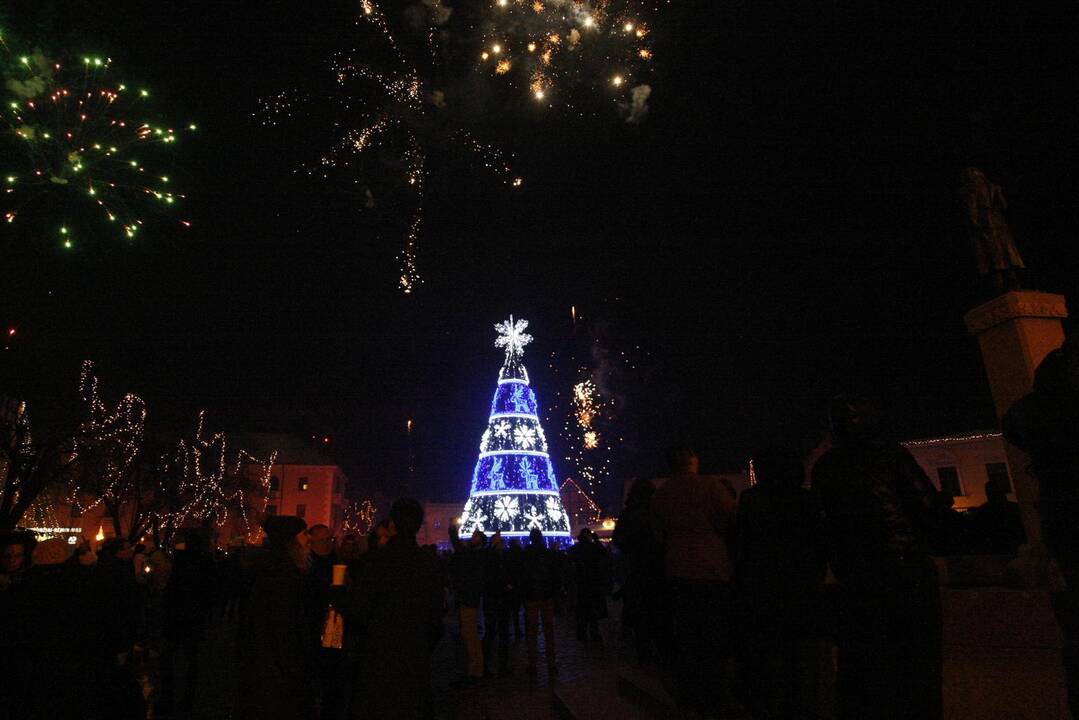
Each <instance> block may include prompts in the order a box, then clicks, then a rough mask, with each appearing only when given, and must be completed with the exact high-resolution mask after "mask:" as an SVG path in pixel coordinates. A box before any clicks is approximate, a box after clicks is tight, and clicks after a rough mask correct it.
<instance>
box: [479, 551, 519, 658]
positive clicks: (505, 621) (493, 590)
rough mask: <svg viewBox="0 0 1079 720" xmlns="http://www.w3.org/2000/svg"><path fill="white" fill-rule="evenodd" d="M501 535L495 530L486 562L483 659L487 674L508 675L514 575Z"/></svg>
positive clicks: (484, 575)
mask: <svg viewBox="0 0 1079 720" xmlns="http://www.w3.org/2000/svg"><path fill="white" fill-rule="evenodd" d="M503 544H504V543H503V540H502V535H501V534H500V533H495V534H494V536H493V537H492V538H491V547H490V548H488V549H487V551H486V553H485V555H486V557H485V558H484V565H483V661H484V668H483V671H484V675H494V674H495V659H496V657H497V659H498V674H499V675H509V674H510V666H509V651H510V648H509V642H510V601H509V598H510V594H511V593H512V592H513V589H514V588H513V578H512V577H511V575H510V572H509V566H508V564H507V558H506V550H505V548H504V547H503Z"/></svg>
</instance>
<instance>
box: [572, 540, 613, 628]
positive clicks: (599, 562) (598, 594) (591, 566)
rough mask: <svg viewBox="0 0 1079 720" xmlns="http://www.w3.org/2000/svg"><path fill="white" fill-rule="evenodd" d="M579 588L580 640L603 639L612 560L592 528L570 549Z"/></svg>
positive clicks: (577, 613) (575, 582)
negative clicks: (601, 629) (601, 630)
mask: <svg viewBox="0 0 1079 720" xmlns="http://www.w3.org/2000/svg"><path fill="white" fill-rule="evenodd" d="M568 555H569V561H570V564H571V565H572V567H573V578H574V586H575V589H576V595H577V597H576V603H575V606H574V607H575V615H576V620H577V639H578V640H581V641H584V640H588V639H592V640H599V639H600V634H599V621H600V620H603V619H604V618H606V617H607V594H608V592H609V590H610V584H611V568H610V558H608V557H607V551H606V550H604V549H603V546H602V545H600V543H599V538H598V537H596V534H595V533H594V532H592V531H591V530H589V529H588V528H582V529H581V532H580V533H578V535H577V544H576V545H574V546H573V547H572V548H570V550H569V553H568Z"/></svg>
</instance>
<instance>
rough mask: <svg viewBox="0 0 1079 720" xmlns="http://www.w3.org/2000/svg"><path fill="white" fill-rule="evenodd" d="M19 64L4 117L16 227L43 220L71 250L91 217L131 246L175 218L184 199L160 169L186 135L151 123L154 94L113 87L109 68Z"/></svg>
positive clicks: (25, 60)
mask: <svg viewBox="0 0 1079 720" xmlns="http://www.w3.org/2000/svg"><path fill="white" fill-rule="evenodd" d="M13 64H14V66H15V67H14V69H12V70H9V72H8V73H7V75H8V77H7V81H6V86H5V88H4V89H5V92H6V98H5V100H4V103H3V107H2V108H0V114H2V119H0V132H2V138H0V141H2V145H3V152H2V153H0V156H2V157H3V158H4V164H5V165H6V167H4V168H3V175H2V176H0V180H2V185H0V187H3V190H4V194H3V205H0V212H2V214H3V217H4V219H5V220H6V221H7V222H8V223H14V222H16V220H17V219H19V218H22V217H35V218H45V219H46V220H45V222H46V223H48V224H50V225H52V227H53V230H52V232H55V233H56V234H57V236H58V240H59V242H60V243H61V244H62V246H63V247H65V248H71V247H74V245H75V243H76V241H77V236H78V235H79V231H78V228H77V227H76V225H77V224H78V222H79V220H82V219H84V218H86V217H87V216H88V215H91V216H92V215H96V216H97V217H98V218H100V219H101V220H102V221H104V222H105V223H106V224H107V225H109V226H112V227H114V228H115V229H116V230H115V231H116V232H117V233H118V234H120V235H121V236H123V237H126V238H128V239H133V238H135V237H137V236H138V234H139V233H140V232H141V231H142V228H143V226H144V224H145V223H146V222H147V218H148V217H149V215H151V214H153V213H157V212H167V211H171V210H173V209H174V207H175V206H176V204H177V203H178V202H179V201H180V200H181V199H182V198H183V197H184V196H183V195H182V194H180V193H178V192H176V191H175V190H174V189H173V188H172V181H171V178H170V177H169V175H168V174H167V173H166V172H162V171H161V170H160V169H157V168H155V167H154V166H153V165H152V163H153V161H154V160H155V159H156V158H157V156H158V155H159V154H161V153H162V152H163V151H165V150H166V149H171V147H172V146H173V145H174V144H175V143H176V142H177V138H178V136H179V133H180V130H178V129H176V128H174V127H173V126H170V125H168V124H166V123H159V122H155V121H153V120H151V119H149V117H148V114H149V112H150V109H151V106H150V92H149V91H148V90H146V89H145V88H134V87H128V86H127V85H125V84H124V83H120V82H116V81H114V80H112V79H110V78H109V77H108V74H109V67H110V64H111V63H110V60H109V59H108V58H101V57H83V58H79V59H78V60H76V61H72V62H57V61H54V60H52V59H49V58H47V57H45V56H44V55H42V54H41V53H35V54H30V55H24V56H21V57H18V58H16V60H15V62H14V63H13ZM184 129H185V130H187V131H194V130H195V129H196V128H195V125H189V126H187V127H186V128H184ZM88 211H89V212H88ZM179 222H180V223H181V224H182V225H184V226H189V225H190V222H189V221H187V220H179Z"/></svg>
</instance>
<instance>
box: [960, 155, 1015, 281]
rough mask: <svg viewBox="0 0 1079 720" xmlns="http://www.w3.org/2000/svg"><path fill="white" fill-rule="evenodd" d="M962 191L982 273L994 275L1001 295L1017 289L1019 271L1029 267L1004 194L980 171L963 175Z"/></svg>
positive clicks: (965, 172)
mask: <svg viewBox="0 0 1079 720" xmlns="http://www.w3.org/2000/svg"><path fill="white" fill-rule="evenodd" d="M960 192H961V194H962V196H963V201H964V203H965V204H966V211H967V217H968V219H969V221H970V225H969V228H970V233H971V238H972V239H973V240H974V252H975V254H976V256H977V258H978V272H979V273H980V274H981V275H983V276H985V275H991V276H992V278H993V283H994V286H995V287H996V289H997V291H999V292H1005V291H1007V290H1015V289H1016V288H1018V287H1019V279H1018V276H1017V275H1016V270H1021V269H1023V268H1024V267H1026V266H1025V265H1024V264H1023V258H1022V257H1020V255H1019V249H1018V248H1017V247H1016V246H1015V239H1014V238H1013V237H1012V231H1011V228H1009V227H1008V221H1007V219H1006V218H1005V217H1004V211H1005V210H1006V209H1007V207H1008V203H1007V201H1006V200H1005V199H1004V192H1003V191H1002V190H1001V189H1000V186H999V185H997V184H995V183H994V182H993V181H992V180H990V179H989V178H987V177H986V176H985V173H983V172H982V171H981V170H979V169H978V168H967V169H966V170H965V171H964V172H963V178H962V187H961V190H960Z"/></svg>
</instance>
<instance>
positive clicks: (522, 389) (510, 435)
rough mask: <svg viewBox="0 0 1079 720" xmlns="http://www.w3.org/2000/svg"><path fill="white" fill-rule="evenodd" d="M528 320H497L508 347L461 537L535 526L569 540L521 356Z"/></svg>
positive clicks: (514, 533)
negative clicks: (499, 321)
mask: <svg viewBox="0 0 1079 720" xmlns="http://www.w3.org/2000/svg"><path fill="white" fill-rule="evenodd" d="M527 328H528V321H527V320H517V321H514V319H513V316H512V315H511V316H510V319H509V320H507V321H506V322H503V323H498V324H497V325H495V330H496V331H497V332H498V339H497V340H495V347H500V348H503V349H504V350H505V351H506V359H505V362H503V363H502V369H501V370H500V371H499V373H498V387H497V388H496V389H495V395H494V399H493V400H492V401H491V415H490V417H489V418H488V419H487V428H486V429H485V430H484V431H483V437H482V438H480V455H479V458H478V459H477V460H476V468H475V470H473V471H472V487H471V489H470V491H469V496H468V502H466V503H465V507H464V511H463V512H462V513H461V529H460V534H461V537H462V538H467V537H469V536H470V535H472V533H473V532H475V531H476V530H480V531H482V532H484V533H486V534H488V535H492V534H494V533H495V532H501V533H502V535H503V537H525V536H527V535H528V534H529V533H530V532H531V531H532V530H533V529H537V528H538V529H539V530H542V531H543V534H544V535H545V536H546V537H548V538H557V539H563V540H568V539H569V536H570V535H569V518H567V517H566V510H565V508H564V507H562V498H561V497H560V496H559V494H558V482H557V481H556V480H555V474H554V467H553V466H552V465H551V458H550V456H549V455H548V454H547V437H546V436H545V435H544V433H543V427H542V426H540V421H539V416H538V415H537V414H536V393H534V392H533V391H532V388H531V387H529V383H528V371H527V370H525V366H524V364H523V363H522V362H521V358H522V356H523V355H524V347H525V345H527V344H528V343H530V342H532V336H531V335H529V334H528V333H526V332H525V330H526V329H527Z"/></svg>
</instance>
